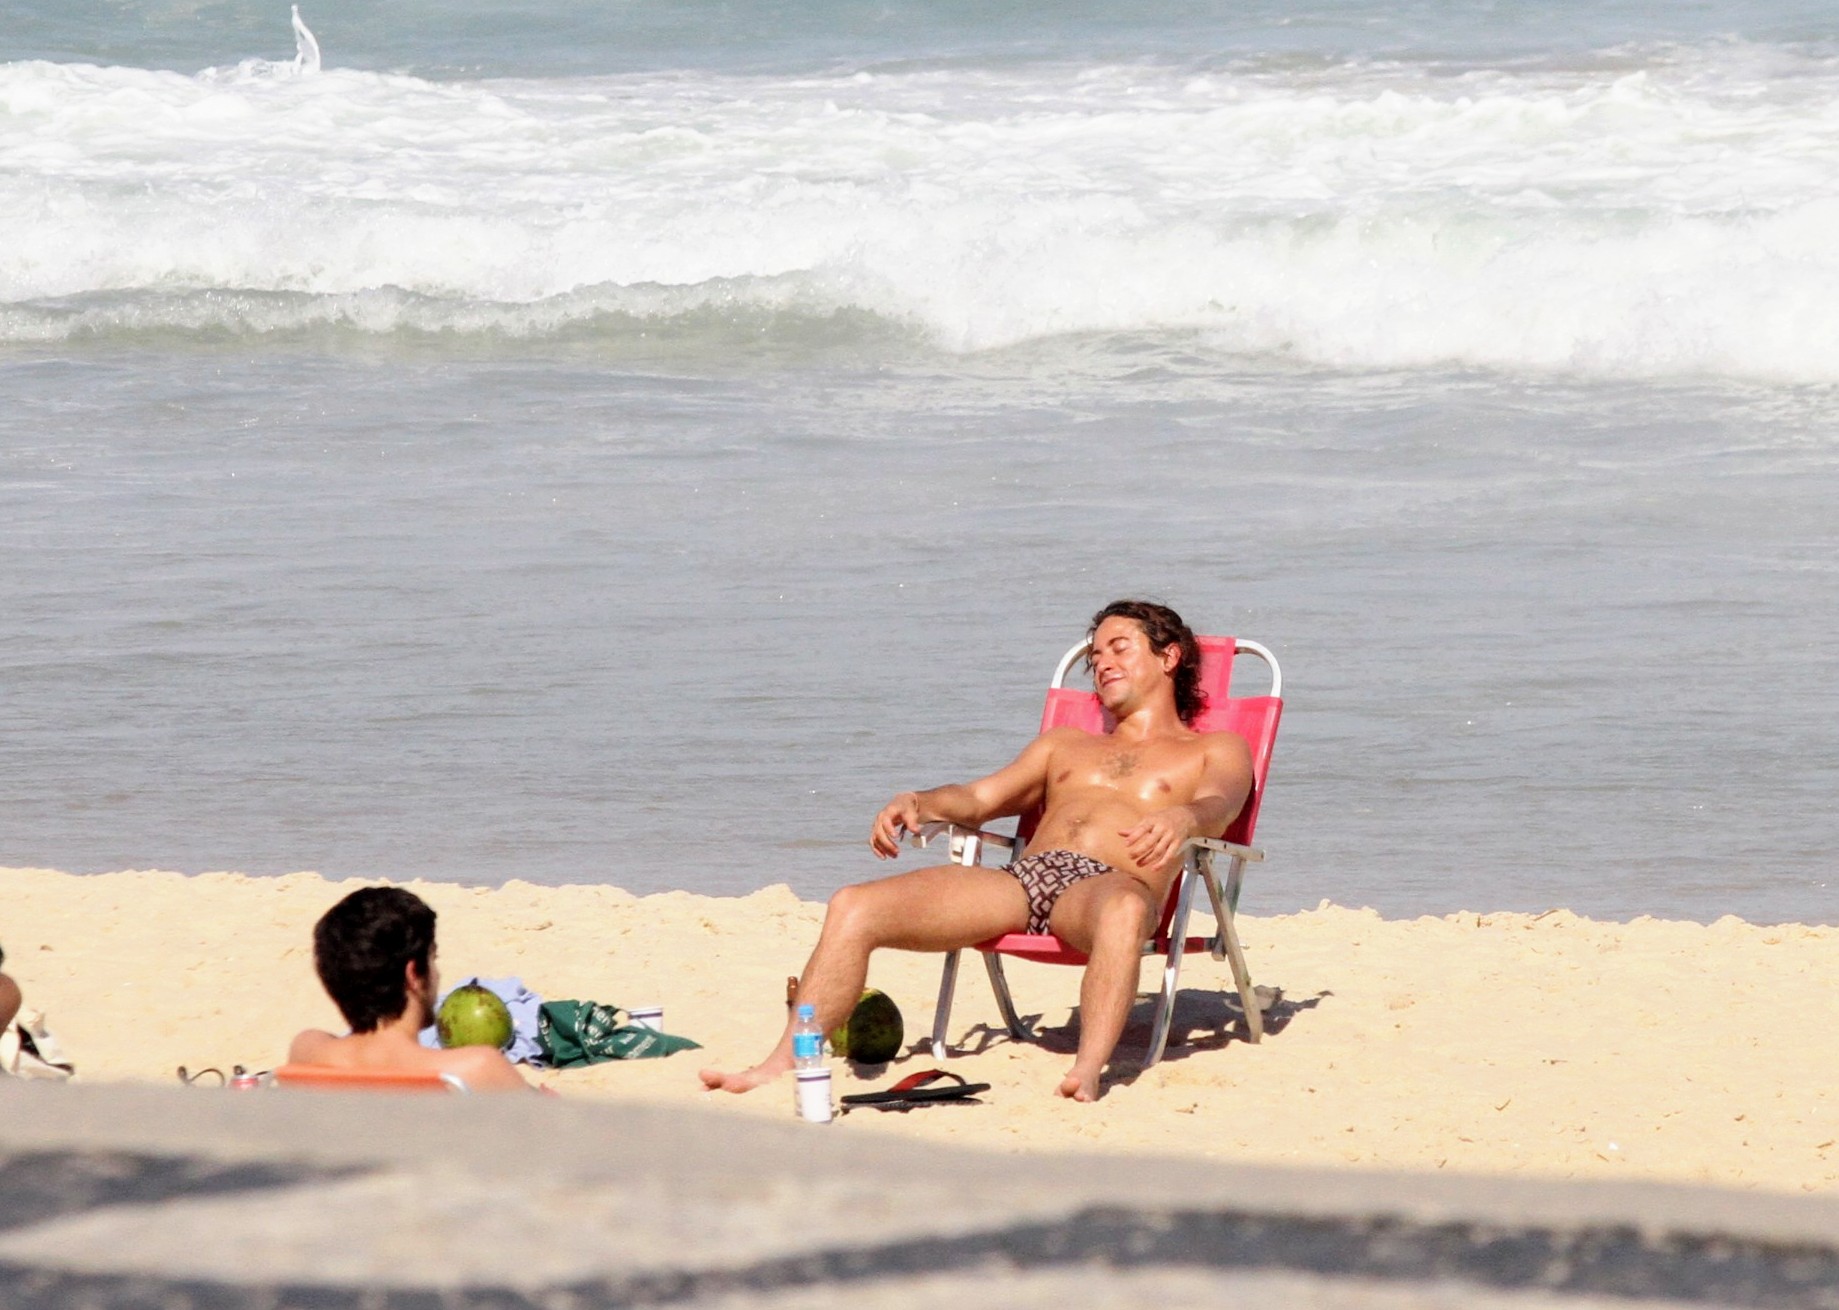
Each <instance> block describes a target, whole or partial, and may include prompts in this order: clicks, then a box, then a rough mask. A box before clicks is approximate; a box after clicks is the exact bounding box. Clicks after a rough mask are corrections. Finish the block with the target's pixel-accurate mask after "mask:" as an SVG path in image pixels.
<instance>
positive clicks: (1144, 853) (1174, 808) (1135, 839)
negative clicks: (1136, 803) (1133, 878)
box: [1120, 732, 1252, 869]
mask: <svg viewBox="0 0 1839 1310" xmlns="http://www.w3.org/2000/svg"><path fill="white" fill-rule="evenodd" d="M1205 740H1206V752H1207V753H1206V756H1205V760H1204V762H1203V764H1202V773H1201V780H1200V785H1199V786H1197V787H1196V788H1195V789H1194V797H1193V799H1192V800H1190V801H1189V802H1188V803H1187V804H1186V805H1171V806H1169V807H1168V808H1167V809H1165V810H1153V811H1151V812H1150V813H1148V814H1146V815H1144V816H1143V817H1142V819H1140V820H1139V821H1138V822H1137V823H1136V825H1135V826H1134V827H1131V828H1127V829H1125V830H1124V831H1123V832H1122V833H1121V834H1120V835H1121V836H1122V837H1123V838H1124V848H1125V849H1126V850H1128V851H1129V852H1130V858H1131V859H1133V860H1135V861H1136V862H1137V867H1138V868H1140V869H1159V868H1162V867H1163V866H1164V865H1166V864H1169V863H1170V862H1172V861H1173V860H1174V859H1175V858H1176V857H1177V856H1179V855H1180V854H1181V848H1182V846H1183V845H1184V844H1186V842H1187V840H1188V839H1189V838H1190V837H1218V836H1220V835H1221V834H1222V833H1224V832H1225V831H1226V825H1227V824H1229V823H1231V822H1232V821H1233V820H1234V819H1236V818H1238V817H1239V811H1240V810H1242V809H1244V808H1245V801H1246V798H1247V797H1249V796H1250V795H1251V793H1252V753H1251V750H1250V749H1249V748H1248V747H1247V746H1246V744H1245V738H1243V737H1241V736H1239V734H1238V733H1236V732H1214V733H1208V734H1207V737H1206V739H1205Z"/></svg>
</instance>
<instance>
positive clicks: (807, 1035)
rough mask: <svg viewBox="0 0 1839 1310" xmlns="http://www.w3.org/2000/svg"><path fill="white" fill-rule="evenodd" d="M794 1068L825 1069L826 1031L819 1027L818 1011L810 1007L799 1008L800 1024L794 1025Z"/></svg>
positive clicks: (802, 1006)
mask: <svg viewBox="0 0 1839 1310" xmlns="http://www.w3.org/2000/svg"><path fill="white" fill-rule="evenodd" d="M792 1067H793V1068H794V1069H822V1068H823V1067H824V1030H823V1029H822V1028H819V1027H818V1026H817V1011H816V1009H814V1008H813V1007H811V1006H809V1005H801V1006H799V1007H798V1022H797V1023H795V1024H793V1025H792Z"/></svg>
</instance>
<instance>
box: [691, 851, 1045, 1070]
mask: <svg viewBox="0 0 1839 1310" xmlns="http://www.w3.org/2000/svg"><path fill="white" fill-rule="evenodd" d="M1027 923H1028V896H1027V893H1025V892H1023V891H1022V885H1021V884H1020V883H1019V882H1017V881H1016V880H1015V879H1014V878H1013V877H1012V876H1011V875H1009V874H1007V873H1004V872H1002V871H1001V870H1000V869H980V868H969V869H967V868H964V867H963V866H961V865H956V864H947V865H943V866H941V867H938V868H933V869H918V870H915V871H914V872H912V873H901V874H896V875H895V876H894V877H892V878H881V879H878V880H876V881H875V882H864V883H857V884H856V885H855V886H853V887H845V888H843V890H841V891H839V892H838V893H837V894H836V895H835V896H832V897H831V898H830V906H829V909H828V910H827V911H826V912H825V914H824V928H823V931H822V932H821V933H819V934H818V938H817V947H816V949H814V950H813V951H812V952H811V958H810V960H809V961H807V962H806V964H805V971H804V974H803V975H802V976H801V977H800V979H799V982H798V999H799V1002H800V1003H801V1004H805V1005H810V1006H813V1007H815V1009H816V1010H817V1022H818V1023H819V1024H820V1025H822V1027H823V1029H824V1031H825V1032H829V1031H830V1030H831V1029H832V1028H834V1027H836V1026H837V1025H838V1024H840V1023H842V1022H843V1021H844V1020H845V1019H847V1018H848V1017H849V1014H850V1011H851V1010H853V1009H854V1008H855V1005H856V1001H857V1000H858V999H859V998H860V997H861V995H862V986H863V984H864V983H865V982H866V981H867V979H868V957H869V954H870V953H871V952H873V951H876V950H879V949H881V948H882V947H891V948H893V949H894V950H898V951H951V950H957V949H959V948H960V947H964V946H970V945H972V944H973V943H976V942H980V941H983V940H984V939H985V938H987V937H995V936H997V935H999V934H1001V933H1005V932H1020V931H1021V930H1022V928H1023V927H1025V926H1026V925H1027ZM791 1067H792V1023H791V1020H790V1018H789V1017H788V1019H787V1022H786V1026H785V1031H784V1033H782V1034H781V1035H780V1038H779V1043H778V1045H776V1046H775V1047H773V1050H772V1053H771V1054H770V1055H768V1056H767V1057H766V1058H765V1059H764V1060H762V1061H760V1063H759V1064H756V1065H755V1066H754V1067H753V1068H751V1069H744V1070H742V1071H741V1072H739V1073H723V1072H721V1071H720V1070H719V1069H704V1070H703V1071H702V1075H701V1076H702V1081H703V1085H704V1086H706V1087H709V1088H711V1089H714V1088H721V1089H722V1090H723V1091H729V1092H745V1091H750V1090H751V1089H753V1088H755V1087H758V1086H759V1085H760V1084H761V1083H764V1082H770V1081H771V1080H772V1079H774V1078H777V1077H778V1076H779V1075H780V1074H782V1073H784V1072H785V1071H786V1070H788V1069H790V1068H791Z"/></svg>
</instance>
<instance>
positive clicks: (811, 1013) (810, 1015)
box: [798, 1005, 817, 1019]
mask: <svg viewBox="0 0 1839 1310" xmlns="http://www.w3.org/2000/svg"><path fill="white" fill-rule="evenodd" d="M798 1017H799V1018H800V1019H815V1018H817V1007H816V1006H814V1005H801V1006H799V1007H798Z"/></svg>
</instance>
